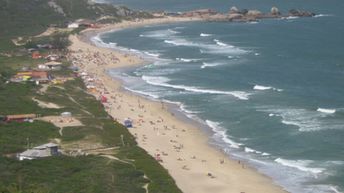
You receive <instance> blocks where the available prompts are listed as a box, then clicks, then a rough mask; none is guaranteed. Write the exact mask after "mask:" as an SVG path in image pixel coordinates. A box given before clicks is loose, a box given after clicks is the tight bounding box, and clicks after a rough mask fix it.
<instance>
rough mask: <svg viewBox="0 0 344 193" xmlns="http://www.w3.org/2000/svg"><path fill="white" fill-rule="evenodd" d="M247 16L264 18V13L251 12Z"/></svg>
mask: <svg viewBox="0 0 344 193" xmlns="http://www.w3.org/2000/svg"><path fill="white" fill-rule="evenodd" d="M246 15H247V16H249V17H254V18H256V17H260V16H262V12H260V11H258V10H249V11H248V12H247V13H246Z"/></svg>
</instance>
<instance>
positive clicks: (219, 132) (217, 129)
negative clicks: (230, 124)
mask: <svg viewBox="0 0 344 193" xmlns="http://www.w3.org/2000/svg"><path fill="white" fill-rule="evenodd" d="M205 122H206V124H207V125H208V126H209V127H210V128H211V129H212V130H213V132H214V133H215V134H214V137H217V138H220V140H222V141H223V142H225V143H226V144H229V146H230V147H232V148H235V149H239V148H240V146H241V145H243V144H241V143H236V142H234V141H233V140H231V139H229V136H228V135H227V134H226V130H225V129H224V128H222V127H221V126H220V123H219V122H214V121H210V120H206V121H205Z"/></svg>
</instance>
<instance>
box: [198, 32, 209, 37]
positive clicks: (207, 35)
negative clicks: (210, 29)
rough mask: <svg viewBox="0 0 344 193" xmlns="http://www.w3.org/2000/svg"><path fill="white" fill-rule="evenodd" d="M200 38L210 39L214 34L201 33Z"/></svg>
mask: <svg viewBox="0 0 344 193" xmlns="http://www.w3.org/2000/svg"><path fill="white" fill-rule="evenodd" d="M199 36H201V37H209V36H212V34H206V33H201V34H199Z"/></svg>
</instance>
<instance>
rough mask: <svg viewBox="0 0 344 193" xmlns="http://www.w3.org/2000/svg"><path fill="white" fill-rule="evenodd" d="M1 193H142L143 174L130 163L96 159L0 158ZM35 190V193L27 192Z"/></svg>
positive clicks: (62, 157) (81, 157)
mask: <svg viewBox="0 0 344 193" xmlns="http://www.w3.org/2000/svg"><path fill="white" fill-rule="evenodd" d="M0 170H1V173H0V192H3V193H7V192H8V193H9V191H8V188H9V187H11V185H12V187H13V184H15V186H14V188H16V189H17V190H18V192H38V191H41V192H61V193H62V192H63V193H74V192H80V193H81V192H83V193H94V192H102V193H117V192H121V193H144V192H145V190H144V189H143V188H142V186H143V185H144V184H145V183H147V180H146V179H144V178H143V172H140V171H138V170H136V169H135V168H134V167H133V166H132V165H130V164H124V163H121V162H117V161H110V160H108V159H107V158H102V157H96V156H80V157H65V156H59V157H51V158H47V159H41V160H34V161H13V160H10V159H7V158H0ZM28 190H34V191H28Z"/></svg>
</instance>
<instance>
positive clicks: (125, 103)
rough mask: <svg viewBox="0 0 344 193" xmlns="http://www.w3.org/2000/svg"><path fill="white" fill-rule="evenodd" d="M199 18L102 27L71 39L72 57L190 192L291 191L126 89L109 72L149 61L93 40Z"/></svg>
mask: <svg viewBox="0 0 344 193" xmlns="http://www.w3.org/2000/svg"><path fill="white" fill-rule="evenodd" d="M191 20H197V18H193V19H191V18H159V19H148V20H141V21H138V22H128V21H126V22H122V23H119V24H114V25H108V26H104V27H103V28H100V29H90V30H86V32H85V33H84V35H81V36H80V37H78V36H75V35H74V36H70V40H71V41H72V45H71V46H70V54H69V58H70V59H71V60H73V63H74V65H76V66H78V67H80V68H81V71H84V72H85V73H86V74H87V75H88V76H89V77H91V78H92V84H93V85H95V89H94V91H93V94H94V95H95V96H96V97H100V96H101V95H104V96H106V97H107V99H108V101H107V103H104V105H105V108H106V110H107V112H108V113H109V114H110V115H111V116H113V117H114V118H115V119H117V120H118V121H119V122H120V123H122V122H123V120H124V119H126V118H130V119H132V120H133V124H134V128H130V129H129V131H130V132H131V133H132V135H134V136H135V137H136V139H137V142H138V144H139V146H140V147H142V148H143V149H145V150H146V151H147V152H148V153H149V154H150V155H151V156H153V157H156V158H157V159H161V161H160V163H161V165H162V166H163V167H164V168H166V169H167V170H168V172H169V173H170V175H171V176H172V177H173V178H174V179H175V181H176V183H177V185H178V187H179V188H180V189H181V190H182V191H183V192H185V193H209V192H214V193H215V192H216V193H243V192H244V193H280V192H285V191H284V190H283V189H282V188H281V187H279V186H277V185H275V184H274V183H273V182H272V180H271V179H269V178H268V177H266V176H264V175H262V174H260V173H258V172H257V171H256V170H254V169H252V168H250V167H248V166H247V165H245V163H242V162H238V161H236V160H231V159H230V158H228V155H225V154H224V153H223V152H221V151H220V150H218V149H216V148H214V147H211V146H210V145H209V144H208V137H207V135H206V134H205V133H204V132H203V131H202V130H201V129H200V128H197V126H194V125H191V124H190V123H186V122H183V121H181V120H179V119H178V118H176V117H175V116H174V115H173V114H172V113H171V112H169V111H168V110H167V109H166V105H164V104H163V103H159V102H153V101H150V100H148V99H145V98H143V97H140V96H137V95H134V94H132V93H130V92H127V91H124V90H123V89H121V83H120V81H118V80H113V79H112V78H111V77H110V76H108V75H107V74H106V70H107V69H110V68H119V67H127V66H135V65H140V64H142V63H144V61H143V59H142V58H140V57H139V56H135V55H133V54H130V53H124V52H121V51H116V50H111V49H107V48H100V47H96V46H94V45H92V44H91V43H90V42H89V41H87V39H88V38H90V36H91V35H95V34H97V33H100V32H104V31H109V30H120V29H125V28H129V27H140V26H145V25H151V24H160V23H169V22H183V21H191Z"/></svg>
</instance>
